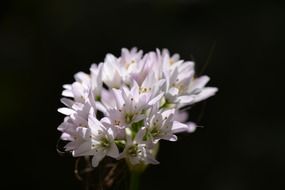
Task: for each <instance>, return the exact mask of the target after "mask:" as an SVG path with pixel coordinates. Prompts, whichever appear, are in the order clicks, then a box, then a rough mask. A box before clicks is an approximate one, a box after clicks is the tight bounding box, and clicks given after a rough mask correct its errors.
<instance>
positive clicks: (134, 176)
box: [129, 171, 141, 190]
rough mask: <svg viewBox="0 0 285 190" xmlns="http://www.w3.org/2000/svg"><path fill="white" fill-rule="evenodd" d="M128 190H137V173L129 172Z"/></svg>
mask: <svg viewBox="0 0 285 190" xmlns="http://www.w3.org/2000/svg"><path fill="white" fill-rule="evenodd" d="M130 175H131V176H130V189H129V190H139V182H140V175H141V174H140V173H139V172H135V171H133V172H130Z"/></svg>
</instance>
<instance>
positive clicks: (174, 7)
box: [0, 0, 285, 190]
mask: <svg viewBox="0 0 285 190" xmlns="http://www.w3.org/2000/svg"><path fill="white" fill-rule="evenodd" d="M284 8H285V7H284V4H282V3H281V1H274V0H272V1H257V2H254V1H238V0H236V1H235V0H233V1H222V0H216V1H215V0H189V1H187V0H177V1H171V0H160V1H151V0H125V1H109V0H106V1H95V0H89V1H88V0H81V1H68V0H41V1H37V0H25V1H21V0H18V1H17V0H15V1H9V2H6V3H4V2H3V1H1V3H0V87H1V88H0V89H1V90H0V100H1V104H0V108H1V109H0V115H1V116H0V118H1V120H0V121H1V124H0V126H1V127H0V130H1V133H0V142H1V143H0V150H1V167H0V168H1V176H2V177H1V181H0V188H1V189H20V188H28V189H69V190H73V189H74V190H75V189H80V187H81V184H80V183H79V182H78V181H77V180H76V178H75V177H74V174H73V169H74V159H73V158H71V157H61V156H59V155H58V154H57V152H56V148H55V146H56V142H57V139H58V138H59V135H60V133H59V132H57V130H56V128H57V126H58V125H59V124H60V123H61V122H62V120H63V116H62V115H60V114H59V113H57V111H56V110H57V108H59V107H61V106H62V105H61V103H60V101H59V99H60V97H61V91H62V85H63V84H66V83H71V82H72V81H73V74H74V73H76V72H78V71H85V72H88V69H89V66H90V64H91V63H94V62H95V63H98V62H100V61H102V60H103V59H104V56H105V54H106V53H113V54H115V55H117V56H118V55H119V53H120V49H121V48H122V47H127V48H131V47H134V46H136V47H138V48H139V49H143V50H144V51H145V52H147V51H150V50H154V49H155V48H168V49H169V50H170V51H171V52H172V53H175V52H177V53H180V55H181V57H182V58H183V59H185V60H190V59H194V61H195V62H196V70H197V72H198V73H204V74H207V75H209V76H210V77H211V81H210V83H209V85H212V86H217V87H218V88H219V92H218V94H217V95H216V96H215V97H212V98H210V99H209V100H208V101H207V104H205V103H200V104H198V105H196V106H195V107H194V108H193V109H192V110H191V112H190V115H189V117H190V119H191V120H193V121H195V122H198V124H199V125H202V126H205V127H204V128H200V129H198V130H197V132H195V133H193V134H187V135H186V134H182V135H180V136H179V141H178V142H177V143H169V142H163V143H162V144H161V149H160V152H159V155H158V160H159V161H160V163H161V164H160V165H158V166H155V167H150V168H149V169H148V170H147V171H146V173H145V174H144V176H143V179H142V184H141V185H142V188H141V189H148V190H157V189H164V190H170V189H171V190H172V189H195V190H209V189H211V190H240V189H242V190H263V189H264V190H268V189H274V190H279V189H280V190H281V189H285V179H284V178H285V125H284V121H283V119H284V97H285V96H284V95H285V91H284V82H285V80H284V79H285V74H284V70H285V66H284V64H285V62H284V61H285V58H284V42H285V37H284V36H285V35H284V34H285V25H284V21H285V9H284ZM207 62H208V63H209V64H208V65H207V67H206V69H203V67H204V66H205V64H206V63H207ZM203 70H204V71H203ZM203 109H204V111H203ZM201 112H203V113H204V114H203V116H202V117H201V114H200V113H201Z"/></svg>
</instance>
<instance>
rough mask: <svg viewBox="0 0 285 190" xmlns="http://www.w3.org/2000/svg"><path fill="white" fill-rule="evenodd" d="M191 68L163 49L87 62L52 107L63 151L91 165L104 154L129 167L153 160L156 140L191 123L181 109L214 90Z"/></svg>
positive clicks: (170, 138) (190, 126) (173, 136)
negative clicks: (86, 68) (60, 117)
mask: <svg viewBox="0 0 285 190" xmlns="http://www.w3.org/2000/svg"><path fill="white" fill-rule="evenodd" d="M194 66H195V65H194V62H192V61H184V60H181V59H180V56H179V55H178V54H174V55H170V53H169V51H168V50H162V51H160V50H156V51H153V52H149V53H146V54H143V52H142V51H141V50H137V49H136V48H133V49H131V50H128V49H125V48H123V49H122V51H121V56H119V57H116V56H114V55H112V54H107V55H106V57H105V60H104V62H102V63H100V64H98V65H97V64H92V65H91V68H90V73H89V74H88V73H84V72H78V73H77V74H75V75H74V78H75V81H74V82H73V83H72V84H66V85H64V86H63V88H64V90H63V92H62V95H63V96H64V98H62V99H61V101H62V103H63V104H64V105H65V106H66V107H63V108H60V109H58V111H59V112H60V113H62V114H64V115H65V119H64V121H63V122H62V124H61V125H60V126H59V127H58V130H59V131H61V132H62V135H61V139H62V140H65V141H67V142H68V143H67V144H66V146H65V149H66V151H71V152H72V155H73V156H74V157H78V156H92V157H93V158H92V165H93V166H94V167H96V166H98V164H99V163H100V161H101V160H102V159H103V158H104V157H106V156H109V157H112V158H114V159H125V160H126V162H127V163H128V165H129V166H130V168H132V167H137V166H146V165H148V164H158V161H157V160H156V159H155V152H156V147H157V146H158V144H159V141H160V140H168V141H176V140H177V135H176V134H177V133H180V132H193V131H195V129H196V127H197V125H196V124H195V123H193V122H187V118H188V117H187V114H186V112H185V111H183V110H181V108H182V107H185V106H189V105H192V104H195V103H197V102H199V101H202V100H204V99H206V98H208V97H210V96H213V95H214V94H215V93H216V92H217V88H215V87H206V84H207V83H208V81H209V80H210V78H209V77H208V76H200V77H197V76H196V75H195V68H194Z"/></svg>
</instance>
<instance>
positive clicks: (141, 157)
mask: <svg viewBox="0 0 285 190" xmlns="http://www.w3.org/2000/svg"><path fill="white" fill-rule="evenodd" d="M126 134H127V135H126V138H127V141H126V146H125V148H124V150H123V152H122V153H121V154H120V156H119V159H122V158H125V159H127V161H128V162H129V163H130V164H131V165H133V166H136V165H147V164H159V162H158V161H157V160H156V159H155V158H154V156H153V155H152V152H151V149H149V148H148V147H147V144H145V143H144V142H143V140H142V138H143V137H142V136H141V135H140V133H138V134H137V135H136V136H135V138H134V139H133V140H132V137H131V136H132V134H131V131H130V130H129V129H126Z"/></svg>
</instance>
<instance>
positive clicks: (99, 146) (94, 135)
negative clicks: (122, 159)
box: [73, 111, 119, 167]
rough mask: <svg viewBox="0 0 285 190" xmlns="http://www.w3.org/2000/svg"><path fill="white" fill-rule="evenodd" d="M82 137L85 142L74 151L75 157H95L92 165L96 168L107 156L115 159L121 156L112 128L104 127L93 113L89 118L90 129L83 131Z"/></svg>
mask: <svg viewBox="0 0 285 190" xmlns="http://www.w3.org/2000/svg"><path fill="white" fill-rule="evenodd" d="M80 135H81V138H82V139H84V140H85V141H84V142H83V143H82V144H81V145H80V146H79V147H78V148H77V149H75V150H74V151H73V156H75V157H77V156H85V155H90V156H93V158H92V165H93V166H94V167H96V166H97V165H98V164H99V162H100V161H101V160H102V159H103V158H104V157H105V156H110V157H113V158H117V157H118V156H119V150H118V148H117V146H116V144H115V142H114V133H113V130H112V128H109V127H108V126H104V122H100V121H98V120H97V119H96V117H95V115H94V113H93V112H92V111H91V112H90V114H89V118H88V129H85V130H82V132H81V133H80Z"/></svg>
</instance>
